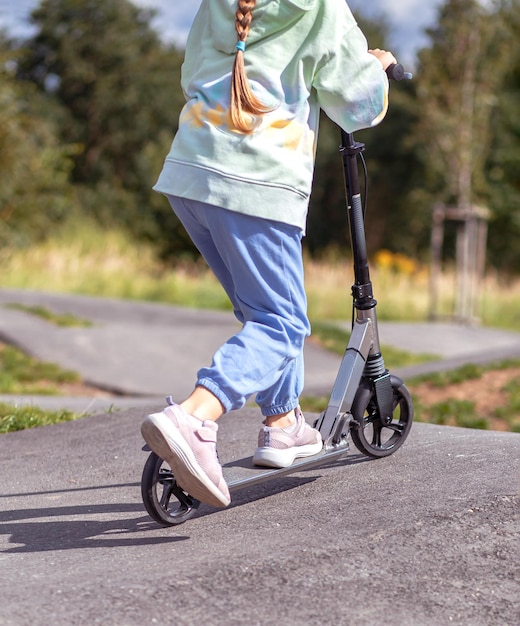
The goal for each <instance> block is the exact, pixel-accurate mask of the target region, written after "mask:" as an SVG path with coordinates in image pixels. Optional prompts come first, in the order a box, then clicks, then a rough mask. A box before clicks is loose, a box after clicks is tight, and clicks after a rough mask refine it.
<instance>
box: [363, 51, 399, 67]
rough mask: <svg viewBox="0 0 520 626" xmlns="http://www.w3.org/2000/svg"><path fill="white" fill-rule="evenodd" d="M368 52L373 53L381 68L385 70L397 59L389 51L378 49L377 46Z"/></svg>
mask: <svg viewBox="0 0 520 626" xmlns="http://www.w3.org/2000/svg"><path fill="white" fill-rule="evenodd" d="M369 52H370V54H373V55H374V56H375V57H376V59H378V60H379V62H380V63H381V65H382V66H383V69H384V70H386V68H387V67H389V66H390V65H392V64H393V63H397V59H396V58H395V57H394V55H393V54H392V53H391V52H388V51H387V50H380V49H379V48H374V50H369Z"/></svg>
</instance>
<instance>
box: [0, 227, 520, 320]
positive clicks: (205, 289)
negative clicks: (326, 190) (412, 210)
mask: <svg viewBox="0 0 520 626" xmlns="http://www.w3.org/2000/svg"><path fill="white" fill-rule="evenodd" d="M0 264H1V266H2V270H3V271H2V275H1V277H0V286H1V287H13V288H26V289H41V286H42V285H45V289H46V290H48V291H54V292H65V293H81V294H85V295H96V296H106V297H115V298H126V299H134V300H148V301H156V302H166V303H170V304H179V305H182V306H188V307H195V308H207V309H221V310H229V308H230V305H229V302H228V300H227V297H226V295H225V293H224V291H223V289H222V288H221V287H220V285H219V284H218V282H217V281H216V280H215V278H214V277H213V275H212V274H211V273H210V272H209V271H208V270H207V268H206V266H205V264H204V263H202V262H198V263H194V262H188V261H182V260H179V261H178V262H177V263H176V264H175V266H171V265H166V264H164V263H161V262H160V261H158V260H157V258H156V256H155V254H154V250H153V247H152V246H151V245H147V244H143V243H136V242H134V241H131V240H129V239H128V238H125V236H124V235H123V234H121V233H120V232H116V231H105V230H102V229H101V228H99V227H97V226H95V225H94V224H91V223H88V222H86V221H83V222H80V223H71V224H67V225H65V226H64V227H62V228H60V229H57V230H56V232H55V233H54V234H53V236H52V237H51V238H50V239H49V240H48V241H47V242H45V243H43V244H39V245H33V246H31V247H29V248H27V249H24V250H18V251H14V250H9V249H3V250H0ZM305 265H306V290H307V295H308V301H309V317H310V318H311V320H312V321H313V322H316V321H323V320H336V321H337V320H341V321H348V320H350V316H351V298H350V285H351V284H352V281H353V277H352V270H351V268H352V262H351V260H350V259H349V258H345V257H339V256H338V255H336V256H330V257H329V258H326V259H323V260H313V259H309V258H307V259H306V263H305ZM371 273H372V280H373V283H374V290H375V295H376V298H377V300H378V303H379V305H378V315H379V318H380V319H381V320H403V321H405V320H407V321H414V320H415V321H424V320H426V319H427V318H428V313H429V310H428V308H429V274H428V268H427V267H426V266H422V265H420V264H418V263H416V262H414V261H413V260H411V259H408V258H406V257H403V255H392V254H390V253H388V252H386V253H385V252H384V251H381V252H380V253H378V254H376V255H375V257H374V259H373V264H372V268H371ZM442 281H443V282H442V284H441V285H440V289H439V292H440V294H441V302H440V303H439V313H440V314H444V313H447V312H449V311H450V310H453V297H454V293H455V284H456V281H455V276H454V273H453V272H451V273H450V272H447V273H446V275H445V276H444V277H443V279H442ZM482 287H483V289H482V302H481V311H480V317H481V319H482V322H483V323H484V325H488V326H493V327H497V328H498V327H499V328H508V329H511V330H520V281H519V280H510V281H508V287H507V289H503V285H502V282H501V280H500V277H499V276H497V275H493V274H489V275H488V276H487V277H486V279H485V280H484V281H483V284H482Z"/></svg>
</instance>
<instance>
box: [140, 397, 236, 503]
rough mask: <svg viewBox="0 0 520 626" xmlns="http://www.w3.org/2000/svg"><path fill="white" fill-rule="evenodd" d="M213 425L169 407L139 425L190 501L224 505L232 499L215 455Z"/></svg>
mask: <svg viewBox="0 0 520 626" xmlns="http://www.w3.org/2000/svg"><path fill="white" fill-rule="evenodd" d="M217 431H218V426H217V424H216V423H215V422H212V421H210V420H206V421H204V422H202V421H201V420H199V419H197V418H196V417H193V416H192V415H189V414H188V413H186V412H185V411H184V410H183V409H182V408H181V407H180V406H179V405H178V404H173V403H172V404H171V405H170V406H168V407H166V408H165V409H163V410H162V411H161V412H160V413H152V414H151V415H148V416H147V417H146V418H145V420H144V421H143V423H142V425H141V433H142V435H143V437H144V440H145V441H146V443H147V444H148V445H149V446H150V448H151V449H152V450H153V451H154V452H155V454H157V456H159V457H161V458H162V459H164V460H165V461H166V462H167V463H168V465H169V466H170V467H171V469H172V472H173V475H174V476H175V480H176V481H177V483H178V484H179V485H180V487H181V488H182V489H184V491H186V492H187V493H189V494H190V496H192V497H193V498H196V499H197V500H200V501H201V502H205V503H206V504H211V505H213V506H219V507H224V506H227V505H228V504H229V503H230V501H231V497H230V495H229V489H228V486H227V484H226V481H225V480H224V477H223V475H222V467H221V465H220V462H219V460H218V456H217Z"/></svg>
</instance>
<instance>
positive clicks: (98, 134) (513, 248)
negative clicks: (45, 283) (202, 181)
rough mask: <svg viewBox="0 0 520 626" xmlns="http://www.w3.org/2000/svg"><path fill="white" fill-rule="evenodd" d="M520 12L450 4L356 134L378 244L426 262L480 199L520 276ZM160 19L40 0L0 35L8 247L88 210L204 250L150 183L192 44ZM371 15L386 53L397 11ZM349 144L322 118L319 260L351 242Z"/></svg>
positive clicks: (172, 250)
mask: <svg viewBox="0 0 520 626" xmlns="http://www.w3.org/2000/svg"><path fill="white" fill-rule="evenodd" d="M519 15H520V6H519V0H496V1H495V2H494V3H491V4H490V3H487V4H486V5H485V6H484V5H483V4H481V3H478V2H477V1H476V0H446V1H445V2H444V3H443V5H441V7H440V8H439V14H438V23H437V24H436V25H435V27H434V28H432V29H431V31H430V32H429V36H430V43H429V45H428V47H427V48H425V49H424V50H423V51H422V52H421V54H420V58H419V65H418V67H417V68H416V71H415V77H414V81H413V82H412V83H409V84H405V83H400V84H392V86H391V97H390V109H389V113H388V115H387V118H386V120H385V121H384V122H383V123H382V124H381V125H380V126H379V127H377V128H375V129H371V130H369V131H363V132H362V133H358V135H357V136H356V138H357V139H358V140H359V141H363V142H364V143H365V144H366V152H365V155H366V159H367V163H368V172H369V195H368V215H367V239H368V249H369V253H370V254H372V253H374V252H376V251H377V250H378V249H380V248H383V247H384V248H387V249H389V250H391V251H393V252H402V253H405V254H406V255H408V256H411V257H415V258H418V259H422V260H425V261H426V260H427V259H428V257H429V245H430V241H429V240H430V228H431V210H432V206H433V205H434V204H435V203H436V202H439V201H440V202H446V203H456V202H458V201H459V200H460V199H462V200H463V201H466V200H467V199H468V198H469V199H470V200H471V201H472V202H475V203H477V204H484V205H487V206H489V207H490V209H491V211H492V220H491V222H490V231H489V255H488V259H489V261H490V264H491V265H494V266H496V267H499V268H503V269H506V270H510V271H513V272H518V271H520V246H519V245H518V240H519V236H520V216H519V215H520V213H519V210H520V208H519V205H520V187H519V182H518V181H519V177H518V169H519V165H520V164H519V159H520V157H519V155H520V150H519V148H520V146H519V135H520V128H519V123H518V115H517V111H518V107H519V104H520V102H519V95H518V93H519V82H518V81H519V73H518V68H519V67H520V62H519V61H520V59H519V54H520V52H519V47H518V45H515V43H516V42H517V40H518V36H519V19H520V18H519ZM150 17H151V13H150V12H148V11H144V10H142V9H140V8H138V7H137V6H136V5H134V4H133V3H131V2H130V1H129V0H87V1H85V0H42V2H41V4H40V6H39V7H38V8H37V9H36V10H35V11H34V13H33V21H34V24H35V25H36V27H37V30H36V34H35V35H34V36H33V37H32V38H30V39H29V40H28V41H26V42H23V45H21V44H20V43H19V42H18V43H16V44H15V43H13V42H11V43H9V42H7V41H5V40H2V39H0V55H1V57H0V74H1V75H0V105H1V106H0V166H1V168H2V175H3V176H2V181H3V184H2V187H1V188H0V246H3V247H6V246H7V245H8V244H9V245H10V246H12V245H13V244H18V245H27V244H29V243H30V242H32V241H35V240H37V239H41V238H43V237H45V236H46V235H47V234H48V233H49V232H51V230H52V228H53V226H54V224H56V223H57V222H59V221H61V220H63V219H64V218H65V217H68V216H69V215H75V216H76V217H77V216H78V215H79V216H81V215H82V214H88V215H89V216H93V217H95V218H96V219H97V221H98V222H99V223H101V224H102V225H106V226H116V227H118V228H121V229H124V230H125V231H126V232H128V233H129V236H130V237H132V238H137V239H146V240H149V241H152V242H154V244H155V245H156V247H157V253H158V255H160V256H162V257H178V256H179V255H180V254H185V253H188V254H193V253H194V250H193V246H192V244H191V242H190V241H189V239H188V237H187V235H186V233H185V232H184V229H183V228H182V227H181V225H180V224H179V222H178V221H177V219H176V218H175V217H174V215H173V213H172V212H171V210H170V208H169V206H168V204H167V202H166V200H165V199H164V198H163V197H162V196H161V195H159V194H156V193H155V192H152V191H151V188H152V186H153V184H154V183H155V181H156V179H157V176H158V174H159V171H160V169H161V167H162V163H163V159H164V156H165V155H166V153H167V151H168V148H169V145H170V142H171V140H172V138H173V135H174V133H175V131H176V128H177V124H178V116H179V113H180V110H181V108H182V106H183V103H184V98H183V94H182V92H181V89H180V67H181V63H182V57H183V55H182V52H180V51H178V50H176V49H175V48H173V47H171V46H167V45H165V44H164V43H163V42H162V41H161V40H160V39H159V37H158V34H157V33H156V32H155V31H154V30H153V29H152V28H151V26H150ZM360 25H361V27H362V28H363V30H364V32H365V33H366V34H367V39H368V41H369V44H370V46H371V47H381V48H385V47H388V46H387V42H386V39H387V32H388V27H387V25H386V24H385V23H384V22H383V21H381V20H377V21H374V22H367V21H364V20H360ZM475 42H477V44H478V45H477V46H476V47H475V45H476V43H475ZM472 72H473V73H472ZM463 85H465V86H466V88H467V89H470V91H471V90H473V91H472V93H473V95H474V97H473V99H472V100H471V102H472V105H471V107H470V109H467V110H470V112H471V120H470V119H469V117H468V115H467V110H466V109H464V107H463V104H464V103H466V104H465V106H466V107H467V105H468V102H470V100H468V99H466V100H464V97H465V96H464V93H463V91H464V90H463V89H462V86H463ZM465 93H466V96H467V91H466V92H465ZM468 120H469V121H468ZM338 147H339V131H338V129H337V127H335V126H334V124H332V123H331V122H330V121H329V120H328V119H326V118H325V117H324V118H323V120H322V125H321V132H320V137H319V143H318V154H317V162H316V172H315V179H314V189H313V194H312V199H311V207H310V214H309V224H308V236H307V239H306V245H307V247H308V249H309V250H310V252H311V253H312V254H314V255H318V254H320V253H322V252H324V251H326V250H327V249H329V248H331V247H335V248H341V249H343V248H346V249H347V250H348V248H349V245H350V242H349V241H348V236H347V219H346V210H345V196H344V189H343V172H342V164H341V159H340V156H339V153H338ZM468 155H470V156H471V159H470V160H471V166H470V170H468V167H467V164H468ZM464 168H466V169H464ZM468 171H470V172H471V176H470V177H469V178H470V179H471V184H470V185H468V180H469V178H468V176H467V172H468ZM461 172H466V175H465V177H464V176H461ZM463 179H464V180H465V181H466V182H465V183H464V184H462V183H461V180H463ZM450 254H451V252H450Z"/></svg>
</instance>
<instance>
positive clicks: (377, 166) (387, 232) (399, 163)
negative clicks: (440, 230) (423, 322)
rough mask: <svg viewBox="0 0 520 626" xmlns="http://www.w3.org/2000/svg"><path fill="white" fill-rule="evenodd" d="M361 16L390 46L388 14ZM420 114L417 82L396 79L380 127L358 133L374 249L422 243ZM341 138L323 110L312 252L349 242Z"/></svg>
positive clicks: (410, 249)
mask: <svg viewBox="0 0 520 626" xmlns="http://www.w3.org/2000/svg"><path fill="white" fill-rule="evenodd" d="M358 21H359V23H360V26H361V28H362V30H363V32H364V33H365V34H366V36H367V39H368V41H369V45H370V46H371V47H372V48H376V47H380V48H386V47H387V45H386V39H387V33H388V26H387V25H386V23H385V22H384V20H382V19H381V18H380V19H378V20H377V22H374V21H366V20H363V19H361V18H359V17H358ZM416 116H417V113H416V106H415V94H414V84H413V83H412V84H406V83H405V82H403V83H399V84H392V85H391V94H390V108H389V112H388V114H387V116H386V118H385V119H384V121H383V122H382V123H381V124H380V126H378V127H377V128H373V129H369V130H366V131H360V132H358V133H356V139H357V140H359V141H361V142H363V143H364V144H365V145H366V151H365V158H366V161H367V169H368V183H369V193H368V214H367V243H368V249H369V251H371V252H374V251H376V250H377V249H379V248H380V247H385V248H389V249H392V250H394V251H399V252H404V253H407V254H408V255H411V256H415V255H417V254H418V253H419V252H418V251H419V249H420V244H421V243H424V239H425V235H424V232H425V227H424V224H423V223H422V222H421V221H420V220H418V219H417V213H416V211H415V207H414V205H413V204H412V202H411V201H410V199H409V192H410V190H411V189H413V187H414V185H415V184H416V183H417V179H418V178H420V164H419V159H418V158H417V155H416V151H417V146H416V145H414V144H413V143H412V142H411V141H410V134H411V132H412V130H413V126H414V123H415V121H416ZM339 144H340V134H339V129H338V127H337V126H336V125H334V124H333V123H332V122H331V121H330V120H328V119H327V118H326V117H325V116H324V115H323V116H322V120H321V122H320V134H319V143H318V152H317V159H316V170H315V177H314V187H313V193H312V198H311V204H310V212H309V228H308V236H307V242H306V244H307V246H308V248H309V249H310V251H311V253H313V254H319V253H320V252H322V251H324V250H326V249H327V248H328V247H330V246H333V247H339V248H343V247H345V246H348V245H349V239H348V232H347V217H346V205H345V192H344V184H343V170H342V163H341V158H340V155H339V150H338V149H339Z"/></svg>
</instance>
